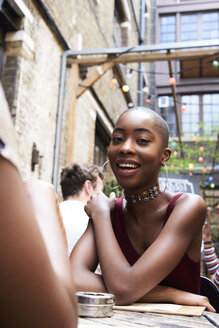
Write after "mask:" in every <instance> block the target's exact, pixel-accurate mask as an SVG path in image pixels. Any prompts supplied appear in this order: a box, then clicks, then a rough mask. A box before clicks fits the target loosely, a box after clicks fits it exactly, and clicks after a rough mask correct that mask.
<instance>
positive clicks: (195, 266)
mask: <svg viewBox="0 0 219 328" xmlns="http://www.w3.org/2000/svg"><path fill="white" fill-rule="evenodd" d="M181 195H182V194H177V195H174V196H173V197H172V199H171V200H170V202H169V204H168V207H167V211H166V214H165V218H164V225H165V224H166V222H167V220H168V218H169V216H170V214H171V212H172V210H173V208H174V205H175V202H176V201H177V199H178V198H179V197H180V196H181ZM113 230H114V233H115V236H116V239H117V241H118V243H119V245H120V248H121V250H122V252H123V254H124V256H125V257H126V259H127V261H128V262H129V264H130V265H131V266H132V265H133V264H134V263H135V262H136V261H137V260H138V259H139V258H140V255H139V254H138V253H137V252H136V250H135V249H134V247H133V245H132V243H131V241H130V240H129V237H128V234H127V232H126V228H125V224H124V217H123V198H117V199H116V209H115V216H114V219H113ZM160 285H164V286H171V287H174V288H177V289H180V290H184V291H187V292H191V293H195V294H199V293H200V261H199V262H194V261H192V260H191V259H190V258H189V257H188V255H187V253H186V254H185V255H184V256H183V258H182V259H181V261H180V262H179V264H178V265H177V266H176V267H175V269H174V270H173V271H172V272H171V273H170V274H169V275H168V276H167V277H166V278H165V279H164V280H162V281H161V282H160Z"/></svg>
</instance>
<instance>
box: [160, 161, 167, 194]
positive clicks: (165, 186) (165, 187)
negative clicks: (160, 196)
mask: <svg viewBox="0 0 219 328" xmlns="http://www.w3.org/2000/svg"><path fill="white" fill-rule="evenodd" d="M164 167H165V185H164V190H161V192H165V191H166V189H167V185H168V169H167V165H166V163H165V164H164ZM159 185H160V183H159Z"/></svg>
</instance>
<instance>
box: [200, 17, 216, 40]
mask: <svg viewBox="0 0 219 328" xmlns="http://www.w3.org/2000/svg"><path fill="white" fill-rule="evenodd" d="M218 37H219V13H216V12H214V13H205V14H202V39H203V40H210V39H217V38H218Z"/></svg>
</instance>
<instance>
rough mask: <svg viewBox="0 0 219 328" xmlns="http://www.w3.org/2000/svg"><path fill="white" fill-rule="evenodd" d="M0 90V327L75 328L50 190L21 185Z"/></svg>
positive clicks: (38, 185) (65, 261) (32, 183)
mask: <svg viewBox="0 0 219 328" xmlns="http://www.w3.org/2000/svg"><path fill="white" fill-rule="evenodd" d="M17 164H18V155H17V142H16V136H15V132H14V127H13V124H12V121H11V117H10V112H9V108H8V105H7V102H6V99H5V96H4V93H3V90H2V87H1V84H0V186H1V187H0V246H1V247H0V263H1V270H0V290H1V293H0V304H1V308H0V326H1V327H7V328H9V327H11V328H12V327H16V328H24V327H28V328H39V327H40V328H48V327H53V328H75V327H77V321H78V319H77V316H78V315H77V300H76V297H75V295H74V294H75V286H74V282H73V279H72V275H71V271H70V264H69V260H68V256H67V254H66V248H65V242H64V238H63V234H62V231H61V228H60V224H59V220H58V213H57V209H56V200H57V198H56V193H55V191H54V187H53V186H52V185H51V184H49V183H47V182H43V181H39V180H36V181H28V182H25V183H24V182H23V181H22V179H21V176H20V173H19V170H18V168H17Z"/></svg>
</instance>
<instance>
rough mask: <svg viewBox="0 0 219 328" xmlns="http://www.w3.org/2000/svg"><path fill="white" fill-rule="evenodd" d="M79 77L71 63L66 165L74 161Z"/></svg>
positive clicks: (77, 68) (77, 69) (75, 66)
mask: <svg viewBox="0 0 219 328" xmlns="http://www.w3.org/2000/svg"><path fill="white" fill-rule="evenodd" d="M78 79H79V66H78V64H73V65H72V66H71V81H70V83H71V86H70V99H69V108H68V114H67V118H68V120H67V136H66V139H67V150H66V158H65V162H66V165H68V164H69V163H72V162H73V161H74V146H75V130H76V110H77V97H76V90H77V85H78Z"/></svg>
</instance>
